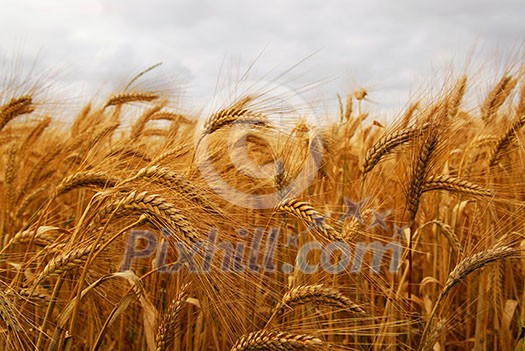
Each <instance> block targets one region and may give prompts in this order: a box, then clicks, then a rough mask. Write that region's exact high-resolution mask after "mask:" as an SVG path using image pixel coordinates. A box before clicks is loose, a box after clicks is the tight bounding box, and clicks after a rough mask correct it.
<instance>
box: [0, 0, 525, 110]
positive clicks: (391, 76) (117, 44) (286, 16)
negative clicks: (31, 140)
mask: <svg viewBox="0 0 525 351" xmlns="http://www.w3.org/2000/svg"><path fill="white" fill-rule="evenodd" d="M0 9H1V11H0V43H2V44H1V45H0V69H2V70H3V71H0V74H2V75H3V76H5V75H6V74H7V72H5V71H6V70H8V68H9V67H11V66H12V63H13V59H17V60H18V61H19V62H20V63H22V65H23V66H24V67H25V68H26V69H27V68H30V67H31V66H32V65H34V66H35V68H34V70H35V71H37V72H53V73H52V75H53V77H54V78H55V79H56V81H57V85H59V86H60V87H62V88H63V89H64V96H68V97H69V96H71V97H75V98H76V100H75V99H72V100H71V101H77V100H78V101H85V100H86V99H88V98H89V97H90V96H91V95H92V94H93V93H94V92H96V91H101V92H106V91H111V90H113V91H115V90H117V89H118V88H119V87H122V86H123V85H125V83H126V82H127V81H128V80H129V79H130V78H131V77H132V76H133V75H134V74H136V73H137V72H139V71H141V70H142V69H144V68H146V67H148V66H150V65H152V64H155V63H157V62H160V61H162V62H163V65H162V67H161V68H159V69H158V70H157V72H156V73H152V77H156V79H157V78H158V77H162V82H163V83H162V84H161V83H157V84H158V85H159V86H160V87H162V86H163V84H164V85H166V86H167V85H168V83H170V82H171V83H174V84H175V86H178V87H181V88H183V92H184V94H185V95H187V96H189V97H194V98H196V100H193V103H200V102H201V101H203V99H207V98H210V97H211V96H213V95H214V89H215V87H216V84H217V78H218V77H220V79H219V80H220V81H221V82H222V83H224V82H225V81H229V82H231V81H232V80H235V78H236V77H237V74H238V72H241V73H242V72H244V71H245V70H246V69H247V68H248V67H249V66H250V65H251V64H252V63H254V65H253V68H251V70H250V72H251V73H250V74H251V77H252V78H253V79H274V80H277V78H275V77H277V76H278V75H279V74H280V73H284V72H287V71H288V70H290V69H291V70H290V71H289V72H287V73H286V74H285V75H284V77H283V78H281V79H280V80H279V82H280V83H284V84H285V85H288V86H289V88H291V89H297V88H298V87H306V86H309V85H310V84H313V86H310V87H309V88H308V94H309V95H308V96H309V98H310V99H315V100H316V101H317V102H318V103H326V104H328V105H330V104H333V105H335V103H336V98H335V95H336V93H341V94H342V95H344V94H346V92H347V91H349V90H351V89H354V88H355V87H356V86H359V85H361V86H363V87H365V88H367V89H368V90H369V97H370V100H371V102H372V103H373V104H374V105H373V107H372V108H373V109H374V110H377V111H381V110H389V109H392V108H398V107H399V108H400V107H402V106H403V104H404V103H406V101H407V100H408V98H409V97H410V95H411V94H413V93H414V91H415V90H417V89H418V87H419V84H421V83H422V82H426V83H429V82H430V81H431V79H432V77H433V75H435V76H437V75H439V72H441V73H442V72H444V71H446V68H450V67H451V66H455V67H456V72H457V73H458V74H459V73H461V71H462V69H463V67H465V64H466V63H467V62H474V63H473V64H471V66H475V64H478V63H481V64H484V65H485V66H486V67H487V66H488V67H490V68H491V69H494V71H496V70H497V65H498V64H501V65H503V64H506V63H508V60H509V57H510V55H511V54H514V56H516V54H517V53H518V52H520V49H522V47H523V43H524V42H525V41H524V40H525V24H524V23H525V1H524V0H503V1H501V0H463V1H462V0H452V1H448V0H443V1H424V0H362V1H343V0H340V1H330V0H326V1H321V0H302V1H299V0H297V1H279V0H266V1H251V0H244V1H233V0H223V1H211V0H205V1H197V0H193V1H192V0H171V1H170V0H149V1H138V0H107V1H102V0H74V1H66V0H62V1H60V0H16V1H7V0H0ZM521 52H523V51H521ZM473 53H474V55H473ZM471 56H473V57H474V59H473V60H469V57H471ZM515 61H518V60H515ZM6 67H7V68H6ZM292 68H293V69H292ZM435 76H434V78H435ZM441 76H443V74H441ZM495 78H496V77H494V79H495ZM144 84H145V85H146V86H147V84H146V83H144ZM178 93H180V91H178ZM187 100H188V101H192V100H189V98H188V99H187Z"/></svg>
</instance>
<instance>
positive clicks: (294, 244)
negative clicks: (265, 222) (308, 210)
mask: <svg viewBox="0 0 525 351" xmlns="http://www.w3.org/2000/svg"><path fill="white" fill-rule="evenodd" d="M297 239H299V235H290V236H289V237H288V242H287V243H286V246H287V247H294V248H296V249H297V248H298V247H299V244H298V242H297Z"/></svg>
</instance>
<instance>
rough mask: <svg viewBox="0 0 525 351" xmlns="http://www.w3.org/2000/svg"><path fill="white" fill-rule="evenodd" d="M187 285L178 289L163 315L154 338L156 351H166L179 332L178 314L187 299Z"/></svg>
mask: <svg viewBox="0 0 525 351" xmlns="http://www.w3.org/2000/svg"><path fill="white" fill-rule="evenodd" d="M188 285H189V284H186V285H184V286H183V287H182V288H181V289H180V291H179V292H178V294H177V297H175V298H174V299H173V300H172V301H171V303H170V304H169V306H168V309H167V310H166V312H165V313H164V316H163V318H162V321H161V322H160V325H159V327H158V330H157V335H156V337H155V341H156V343H157V348H156V351H165V350H167V349H168V348H169V347H170V345H171V344H172V342H173V340H174V339H175V337H176V336H177V333H178V332H179V328H178V326H179V324H180V321H179V314H180V311H181V310H182V306H183V304H184V302H185V301H186V298H187V297H188V291H187V290H188Z"/></svg>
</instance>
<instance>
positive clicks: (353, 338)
mask: <svg viewBox="0 0 525 351" xmlns="http://www.w3.org/2000/svg"><path fill="white" fill-rule="evenodd" d="M521 72H522V70H521V71H520V70H510V71H509V72H507V73H505V74H503V75H501V76H497V77H493V79H492V80H489V81H486V82H479V81H476V77H475V76H469V75H467V74H465V75H458V76H457V77H455V78H450V79H448V80H447V82H446V83H445V84H444V86H443V87H436V89H435V91H438V93H435V94H433V96H426V97H425V96H424V97H422V98H421V99H419V100H414V101H409V102H407V104H406V108H405V109H403V110H402V111H399V113H398V114H397V116H396V117H395V118H394V116H392V118H391V119H390V120H391V121H392V122H389V123H387V124H385V123H384V122H382V120H380V119H379V117H378V116H376V115H374V105H373V104H368V103H366V100H367V99H368V95H367V94H372V93H367V91H366V90H364V89H358V90H356V91H352V92H350V93H349V94H348V95H347V96H342V97H339V105H340V111H339V112H338V115H337V116H326V120H327V121H330V122H325V123H320V124H316V125H315V124H313V123H310V121H311V118H310V117H311V116H308V113H309V112H308V109H305V110H304V111H301V113H298V112H297V110H294V109H293V108H292V107H290V106H288V105H286V104H279V103H278V102H277V101H275V99H273V98H266V96H265V95H264V94H259V93H252V92H250V91H246V92H244V93H243V94H240V95H239V96H235V98H232V99H231V101H225V102H224V104H223V105H222V107H221V108H219V109H217V110H216V111H214V112H212V113H210V114H208V115H205V116H193V115H188V114H185V113H183V112H181V109H179V108H178V106H177V99H174V98H172V97H170V96H165V95H163V94H162V93H159V92H156V91H148V90H140V89H127V90H124V91H120V92H117V93H115V94H114V95H111V96H108V97H107V98H106V99H105V101H103V102H101V103H98V102H93V103H91V104H87V105H85V106H84V107H83V108H82V109H81V110H80V111H78V112H77V113H76V115H74V116H64V115H63V114H64V113H65V112H64V111H62V110H61V109H60V108H57V109H56V112H53V113H48V112H47V111H48V110H49V106H46V100H45V99H39V96H40V94H39V91H33V90H32V89H28V90H23V89H20V88H17V87H12V86H6V87H4V88H3V90H2V91H0V141H1V142H0V165H1V168H0V170H1V171H0V172H1V176H0V204H1V206H0V244H1V246H0V249H1V251H0V282H1V285H2V288H1V289H0V317H1V318H0V349H2V350H35V349H36V350H159V351H161V350H238V351H240V350H524V349H525V344H524V341H523V340H522V337H523V334H524V333H525V329H523V328H524V327H525V325H524V320H525V305H524V301H525V300H524V294H525V280H524V274H525V257H524V256H523V248H524V245H525V238H524V235H525V231H524V230H525V220H523V219H522V217H524V216H525V210H524V201H525V173H524V172H523V170H524V169H525V164H524V163H525V150H524V148H523V135H524V134H523V132H522V130H523V129H524V128H523V126H524V125H525V81H524V79H523V75H522V73H521ZM473 86H476V89H477V90H476V92H477V93H478V94H477V95H476V94H467V93H468V92H469V91H471V90H470V89H471V87H473ZM479 87H483V88H482V89H481V88H479ZM429 95H430V94H429ZM471 96H474V98H471ZM336 98H337V97H334V99H336ZM468 99H471V100H468ZM44 107H45V108H44ZM43 111H46V112H45V113H44V112H43ZM277 115H279V116H281V117H282V118H276V117H275V116H277ZM283 116H284V117H283ZM329 117H330V118H329ZM316 118H317V119H319V118H322V119H324V118H325V117H324V116H321V117H320V116H317V117H316ZM65 120H69V121H72V122H71V123H69V124H65V123H64V122H63V121H65Z"/></svg>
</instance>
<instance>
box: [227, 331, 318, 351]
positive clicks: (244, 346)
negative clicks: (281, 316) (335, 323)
mask: <svg viewBox="0 0 525 351" xmlns="http://www.w3.org/2000/svg"><path fill="white" fill-rule="evenodd" d="M325 348H326V347H325V345H323V342H322V341H321V339H319V338H317V337H315V336H312V335H306V334H292V333H286V332H280V331H275V330H267V329H264V330H260V331H257V332H253V333H249V334H246V335H244V336H242V337H241V338H240V339H239V340H237V342H236V343H235V344H234V345H233V347H232V348H231V349H230V351H248V350H261V351H262V350H268V351H289V350H323V349H325Z"/></svg>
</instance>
